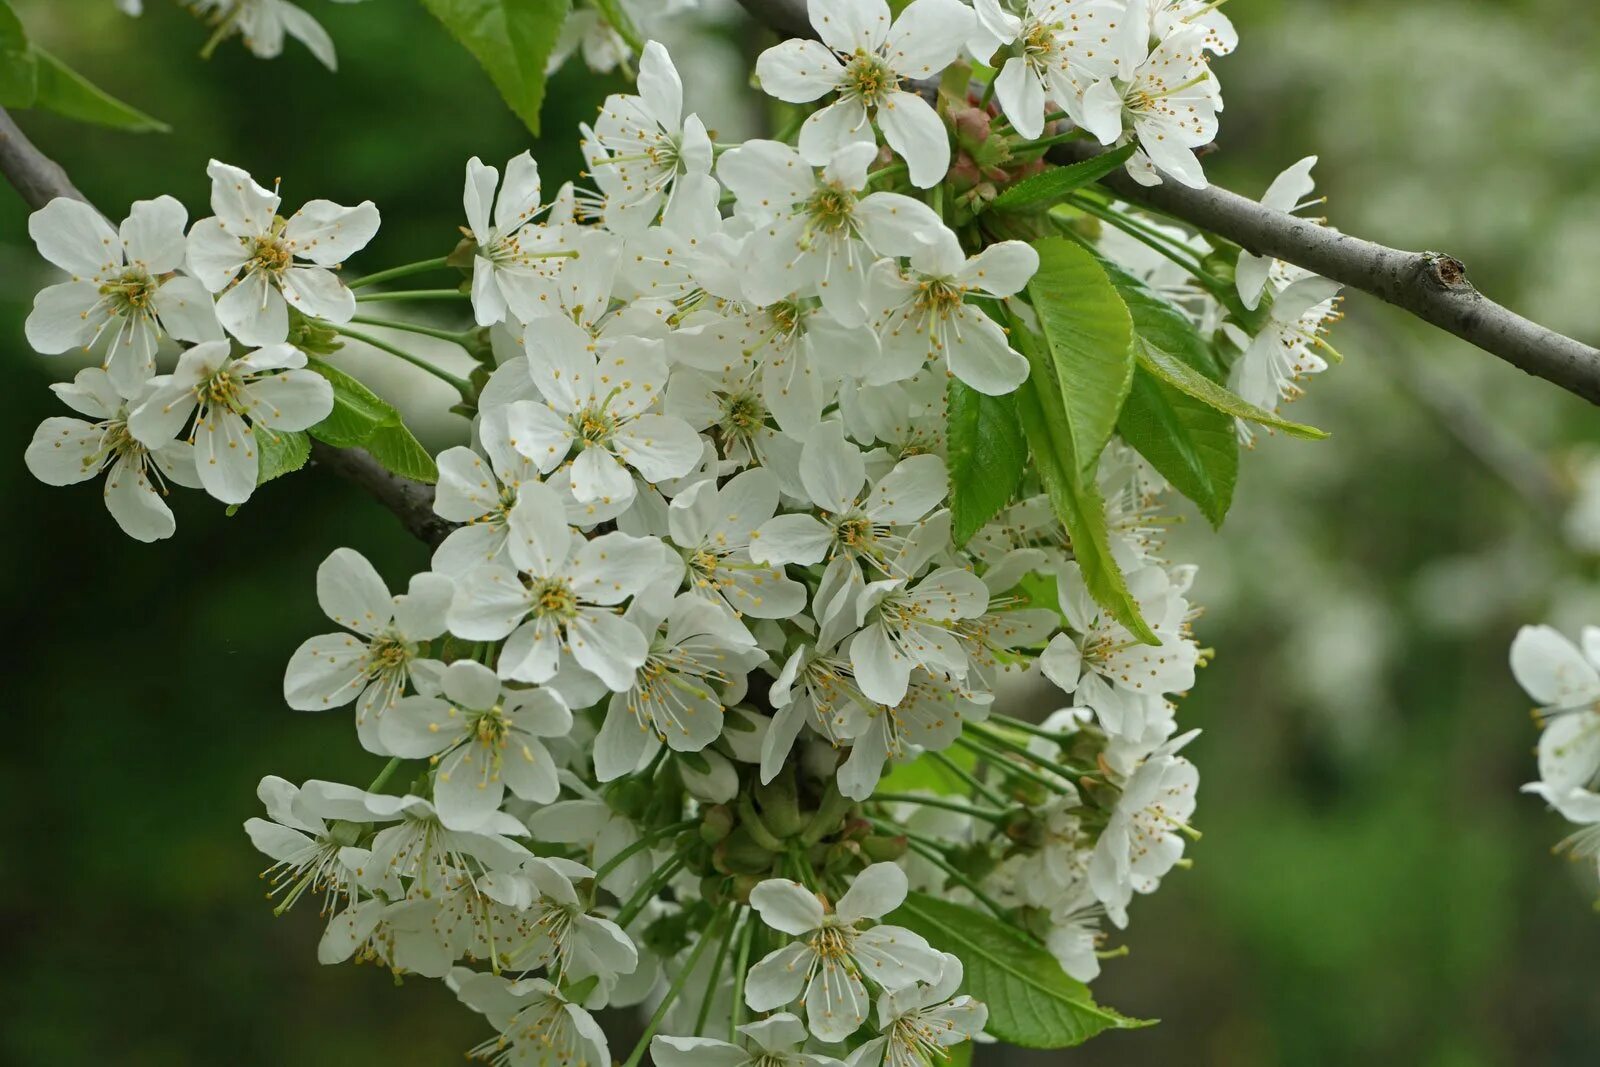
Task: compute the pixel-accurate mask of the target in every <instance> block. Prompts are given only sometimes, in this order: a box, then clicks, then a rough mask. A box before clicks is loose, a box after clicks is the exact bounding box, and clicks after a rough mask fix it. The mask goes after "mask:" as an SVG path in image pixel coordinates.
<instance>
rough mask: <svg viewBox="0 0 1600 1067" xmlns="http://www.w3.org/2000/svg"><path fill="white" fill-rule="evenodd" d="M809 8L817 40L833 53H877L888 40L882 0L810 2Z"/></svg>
mask: <svg viewBox="0 0 1600 1067" xmlns="http://www.w3.org/2000/svg"><path fill="white" fill-rule="evenodd" d="M808 6H809V13H810V15H811V25H812V26H813V27H815V28H816V31H817V36H818V37H821V38H822V40H823V42H824V43H825V44H827V46H828V47H829V48H832V49H833V50H834V51H836V52H843V53H844V54H846V55H849V54H850V53H852V52H854V51H856V50H857V49H860V50H861V51H863V52H876V51H877V50H878V48H879V46H880V45H882V44H883V43H884V41H886V40H888V38H889V26H890V22H889V19H890V13H889V5H888V3H886V2H885V0H811V3H810V4H809V5H808Z"/></svg>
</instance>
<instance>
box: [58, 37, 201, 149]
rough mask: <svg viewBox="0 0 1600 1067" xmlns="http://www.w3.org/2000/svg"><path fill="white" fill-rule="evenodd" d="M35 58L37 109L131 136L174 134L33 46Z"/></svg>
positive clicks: (158, 121) (169, 128)
mask: <svg viewBox="0 0 1600 1067" xmlns="http://www.w3.org/2000/svg"><path fill="white" fill-rule="evenodd" d="M33 58H34V64H35V66H36V67H37V68H38V87H37V92H36V93H35V96H34V101H33V106H34V107H40V108H44V109H45V110H46V111H54V112H55V113H56V114H58V115H65V116H66V117H67V118H69V119H77V120H78V121H79V122H92V123H95V124H96V125H99V126H110V127H112V128H113V129H117V130H126V131H127V132H129V133H169V132H171V129H172V128H171V127H170V126H168V125H167V124H166V123H164V122H162V121H161V120H159V119H154V118H151V117H150V116H149V115H146V114H145V113H144V112H143V111H139V110H137V109H136V108H132V107H129V106H128V105H127V104H124V103H123V102H122V101H120V100H118V99H116V98H115V97H113V96H109V95H108V94H106V93H105V92H104V91H103V90H101V89H99V88H97V87H96V86H94V85H93V84H91V83H90V82H89V81H88V80H87V79H86V78H84V76H83V75H81V74H79V73H77V72H76V71H74V70H72V69H71V68H70V67H68V66H67V65H66V64H64V63H62V62H61V60H59V59H57V58H56V57H55V56H53V55H51V54H50V53H49V52H46V51H45V50H44V49H42V48H40V47H39V46H37V45H35V46H34V47H33Z"/></svg>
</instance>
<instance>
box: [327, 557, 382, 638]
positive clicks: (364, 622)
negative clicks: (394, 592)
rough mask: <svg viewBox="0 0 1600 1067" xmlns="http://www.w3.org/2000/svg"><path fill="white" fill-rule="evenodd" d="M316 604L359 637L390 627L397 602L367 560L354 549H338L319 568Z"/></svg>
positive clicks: (329, 616)
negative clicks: (395, 602)
mask: <svg viewBox="0 0 1600 1067" xmlns="http://www.w3.org/2000/svg"><path fill="white" fill-rule="evenodd" d="M317 603H318V604H320V605H321V606H322V610H323V612H325V613H326V614H327V616H328V618H330V619H332V620H333V621H334V622H336V623H338V624H339V625H340V626H344V627H348V628H349V629H351V630H354V631H355V632H356V633H359V634H375V633H378V632H379V631H381V630H382V629H383V628H384V627H386V626H388V625H389V620H390V619H391V618H393V616H394V601H393V599H392V598H391V597H390V596H389V588H388V586H386V585H384V584H383V579H382V578H381V577H379V575H378V571H377V569H376V568H375V567H373V565H372V564H371V563H369V562H367V558H366V557H365V556H363V555H362V554H361V553H359V552H357V551H356V550H355V549H353V548H336V549H334V550H333V552H331V553H329V555H328V558H327V559H325V560H323V561H322V563H321V565H320V566H318V567H317Z"/></svg>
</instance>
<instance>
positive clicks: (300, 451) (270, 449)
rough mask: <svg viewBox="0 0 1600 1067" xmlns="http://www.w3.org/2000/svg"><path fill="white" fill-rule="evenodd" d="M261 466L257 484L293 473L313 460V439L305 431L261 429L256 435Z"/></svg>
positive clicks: (258, 471) (257, 475) (257, 474)
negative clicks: (309, 460) (307, 461)
mask: <svg viewBox="0 0 1600 1067" xmlns="http://www.w3.org/2000/svg"><path fill="white" fill-rule="evenodd" d="M256 445H257V448H258V449H259V451H260V456H261V465H260V467H259V469H258V470H257V473H256V484H257V485H263V484H265V483H266V482H270V481H272V479H274V478H281V477H282V476H283V475H285V474H290V473H293V472H294V471H297V470H299V469H300V468H301V467H304V466H305V465H306V460H308V459H310V458H311V438H310V437H308V436H307V435H306V432H305V431H304V430H268V429H266V428H265V427H261V428H260V429H259V430H258V431H257V433H256Z"/></svg>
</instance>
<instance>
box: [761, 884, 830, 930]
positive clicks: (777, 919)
mask: <svg viewBox="0 0 1600 1067" xmlns="http://www.w3.org/2000/svg"><path fill="white" fill-rule="evenodd" d="M750 906H751V907H753V908H755V909H756V911H757V912H759V913H760V914H761V919H762V921H763V922H765V923H766V924H767V925H768V926H770V927H772V928H773V929H774V930H781V931H783V932H784V933H786V934H793V935H794V936H796V937H798V936H800V935H802V934H808V933H810V932H811V931H813V930H816V929H818V928H820V927H821V926H822V922H823V918H824V914H825V913H824V912H823V909H822V902H821V901H820V900H818V899H817V896H816V894H815V893H812V892H811V891H810V890H808V889H807V888H806V887H805V886H803V885H801V884H800V883H798V882H792V881H790V880H789V879H787V878H768V879H767V880H766V881H763V882H761V883H759V884H758V885H757V886H756V887H755V888H754V889H752V890H751V891H750Z"/></svg>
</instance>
